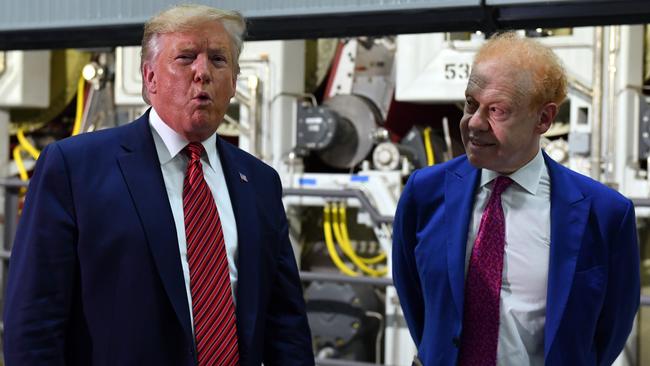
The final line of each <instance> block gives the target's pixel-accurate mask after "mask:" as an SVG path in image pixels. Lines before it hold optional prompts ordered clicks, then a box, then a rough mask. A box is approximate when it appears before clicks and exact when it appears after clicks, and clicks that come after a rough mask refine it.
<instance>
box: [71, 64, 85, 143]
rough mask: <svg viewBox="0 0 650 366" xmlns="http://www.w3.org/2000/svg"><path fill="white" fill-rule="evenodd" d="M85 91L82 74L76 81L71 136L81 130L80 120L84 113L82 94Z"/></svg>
mask: <svg viewBox="0 0 650 366" xmlns="http://www.w3.org/2000/svg"><path fill="white" fill-rule="evenodd" d="M85 92H86V80H85V79H84V78H83V76H79V81H78V82H77V112H76V114H75V117H74V126H73V127H72V136H75V135H78V134H79V132H81V120H82V119H83V114H84V94H85Z"/></svg>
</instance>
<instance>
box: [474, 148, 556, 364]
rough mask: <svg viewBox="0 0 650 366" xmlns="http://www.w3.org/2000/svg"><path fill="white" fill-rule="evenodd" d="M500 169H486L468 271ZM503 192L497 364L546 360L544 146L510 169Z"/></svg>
mask: <svg viewBox="0 0 650 366" xmlns="http://www.w3.org/2000/svg"><path fill="white" fill-rule="evenodd" d="M498 176H499V173H497V172H494V171H490V170H486V169H482V170H481V182H480V185H479V187H478V190H477V192H476V199H475V202H474V211H473V214H472V217H471V218H470V220H471V221H470V225H469V228H470V230H469V232H468V235H467V252H466V253H467V254H466V256H465V272H466V273H467V268H468V266H469V258H470V254H471V252H472V248H473V246H474V241H475V240H476V235H477V233H478V228H479V225H480V222H481V216H482V215H483V210H484V209H485V205H486V204H487V201H488V199H489V197H490V193H491V191H492V186H493V184H494V183H493V181H494V180H495V179H496V177H498ZM509 177H510V178H511V179H512V180H513V181H514V183H513V184H511V185H510V187H508V189H506V190H505V192H504V193H503V194H502V196H501V204H502V206H503V213H504V215H505V220H506V237H505V239H506V244H505V258H504V262H503V283H502V285H501V301H500V306H499V313H500V314H499V342H498V349H497V365H504V366H505V365H544V324H545V321H546V288H547V283H548V263H549V253H550V242H551V240H550V239H551V199H550V198H551V196H550V193H551V184H550V178H549V175H548V169H547V168H546V164H545V163H544V157H543V156H542V152H541V150H540V151H539V152H538V153H537V155H536V156H535V158H533V160H531V161H530V162H529V163H528V164H526V165H525V166H523V167H522V168H520V169H519V170H517V171H516V172H514V173H512V174H510V175H509Z"/></svg>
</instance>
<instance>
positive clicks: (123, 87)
mask: <svg viewBox="0 0 650 366" xmlns="http://www.w3.org/2000/svg"><path fill="white" fill-rule="evenodd" d="M115 104H116V105H144V104H145V103H144V100H143V99H142V74H141V73H140V47H139V46H133V47H117V48H116V49H115Z"/></svg>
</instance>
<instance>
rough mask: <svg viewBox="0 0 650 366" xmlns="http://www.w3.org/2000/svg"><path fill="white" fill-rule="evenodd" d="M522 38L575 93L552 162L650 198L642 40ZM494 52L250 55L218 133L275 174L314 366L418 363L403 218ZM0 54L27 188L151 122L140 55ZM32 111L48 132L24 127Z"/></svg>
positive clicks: (371, 44) (553, 133)
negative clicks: (403, 208)
mask: <svg viewBox="0 0 650 366" xmlns="http://www.w3.org/2000/svg"><path fill="white" fill-rule="evenodd" d="M520 32H521V33H522V34H526V35H527V36H529V37H539V39H540V40H541V41H542V42H544V43H545V44H548V45H550V46H551V47H553V48H554V49H555V51H556V52H557V54H558V55H559V56H560V58H561V59H562V60H563V62H564V64H565V65H566V68H567V71H568V74H569V76H570V79H571V80H570V92H569V96H568V98H567V101H566V102H565V104H564V105H563V106H562V108H561V112H560V115H559V116H558V119H557V122H556V124H555V126H554V127H553V128H552V129H551V130H550V131H549V132H548V133H547V135H546V139H545V140H544V142H543V144H544V147H545V149H546V151H547V152H548V153H549V155H550V156H551V157H553V158H554V159H556V160H557V161H559V162H561V163H562V164H565V165H567V166H569V167H571V168H572V169H574V170H577V171H579V172H581V173H583V174H586V175H589V176H591V177H593V178H594V179H597V180H601V181H603V182H604V183H606V184H608V185H611V186H613V187H616V188H617V189H618V190H620V191H621V192H622V193H623V194H624V195H626V196H628V197H631V198H633V199H636V200H637V201H639V202H640V201H643V200H648V199H650V175H649V174H648V167H649V165H650V102H648V94H650V90H649V88H650V87H648V85H650V73H648V71H647V70H648V67H647V66H646V63H650V57H649V56H648V55H647V54H644V53H643V50H644V46H643V45H644V44H646V49H647V43H648V41H647V39H648V38H650V35H649V34H650V33H647V27H644V26H613V27H607V28H601V27H585V28H565V29H535V30H529V31H520ZM484 40H485V35H484V34H482V33H480V32H476V33H467V32H466V33H428V34H411V35H397V36H390V37H379V38H371V37H360V38H350V39H340V40H335V41H334V42H333V43H332V41H325V40H319V41H302V40H294V41H268V42H247V43H246V44H245V46H244V53H243V54H242V56H241V61H240V63H241V74H240V75H239V78H238V84H237V94H236V95H235V97H234V98H233V100H232V105H231V107H230V110H229V112H228V116H227V118H226V120H225V121H224V123H223V124H222V125H221V127H220V129H219V131H218V132H219V133H220V134H221V135H222V136H224V137H225V138H226V139H228V140H229V141H231V142H233V143H235V144H238V145H239V146H240V147H241V148H243V149H245V150H247V151H249V152H251V153H252V154H254V155H256V156H258V157H259V158H261V159H263V160H264V161H266V162H267V163H268V164H270V165H271V166H273V167H274V168H275V169H276V170H278V171H279V172H280V176H281V178H282V182H283V186H284V188H285V190H284V203H285V207H286V210H287V214H288V217H289V222H290V228H291V231H290V236H291V239H292V244H293V246H294V252H295V254H296V258H297V260H298V263H299V266H300V270H301V276H302V278H303V280H304V285H305V287H304V288H305V300H306V303H307V310H308V316H309V322H310V325H311V329H312V332H313V336H314V347H315V350H314V351H315V354H316V357H317V361H318V362H323V363H324V364H325V362H326V361H327V360H346V361H350V362H352V361H355V362H359V363H362V362H365V363H375V364H385V365H410V364H411V360H412V358H413V355H414V354H415V347H414V345H413V342H412V340H411V338H410V335H409V333H408V330H407V328H406V325H405V323H404V318H403V314H402V313H401V309H400V307H399V299H398V298H397V296H396V293H395V289H394V288H393V287H392V285H391V283H392V282H391V280H390V277H391V275H390V273H391V260H390V255H389V253H390V251H391V240H392V238H391V232H392V217H393V215H394V212H395V209H396V206H397V202H398V199H399V196H400V193H401V190H402V187H403V184H404V182H405V180H406V179H407V178H408V176H409V175H410V174H411V172H412V171H413V170H414V169H419V168H422V167H425V166H430V165H433V164H437V163H440V162H443V161H446V160H449V159H452V158H453V157H455V156H457V155H459V154H462V152H463V151H462V144H461V143H460V138H459V131H458V121H459V119H460V116H461V115H462V103H463V102H464V100H465V96H464V90H465V86H466V83H467V80H468V78H469V75H470V73H471V64H472V59H473V56H474V53H475V52H476V50H477V49H478V47H480V45H481V44H482V43H483V42H484ZM309 42H330V45H333V47H332V48H333V50H334V52H330V53H327V52H324V53H326V54H327V55H326V56H323V57H324V58H325V61H324V62H320V63H321V64H324V65H325V66H324V69H323V68H321V74H323V75H324V76H323V77H322V78H321V79H322V81H321V82H320V83H317V84H318V85H316V86H315V87H314V89H313V90H305V88H304V85H305V80H306V79H310V78H313V75H311V74H309V73H310V71H308V70H313V69H314V67H312V66H313V65H310V64H309V62H305V58H303V57H302V55H303V54H305V52H306V50H309V49H315V48H309V47H307V46H308V44H309ZM0 55H1V57H0V126H10V128H7V130H1V129H0V134H2V133H4V134H9V133H11V135H12V136H14V137H12V140H11V143H12V145H13V146H14V149H15V150H13V151H14V153H13V158H12V159H9V157H8V156H5V157H3V156H1V154H0V159H5V160H10V161H11V164H9V168H8V170H7V172H6V173H7V174H8V175H20V176H21V177H22V179H24V180H27V179H28V178H29V171H30V170H31V168H32V166H33V163H34V159H35V158H37V156H38V150H39V149H40V148H42V147H43V146H44V145H45V144H46V143H47V142H48V141H51V140H52V139H53V138H61V137H65V136H67V135H69V134H75V133H83V132H87V131H92V130H96V129H100V128H109V127H112V126H114V125H117V124H122V123H126V122H127V121H129V120H132V119H133V118H134V117H136V116H137V115H139V114H140V113H142V112H143V111H144V110H145V109H146V108H147V106H146V105H144V102H143V101H142V98H141V96H140V91H141V79H140V73H139V69H138V67H139V49H138V48H137V47H117V48H116V49H115V50H114V51H113V50H112V49H111V50H101V51H94V52H83V53H75V52H67V53H65V52H59V51H52V52H49V51H38V52H36V53H33V54H29V57H28V56H27V55H28V53H27V52H25V51H11V52H7V53H0ZM320 56H322V55H320ZM307 59H308V58H307ZM57 60H65V61H66V62H65V63H66V64H68V65H74V66H70V67H69V70H68V73H69V74H70V76H69V77H68V79H69V80H67V81H65V82H61V83H60V84H62V85H58V84H57V85H54V84H55V82H54V80H55V79H54V78H52V85H49V81H50V72H52V73H54V70H58V69H57V68H58V67H59V66H57V65H58V64H57ZM644 62H645V63H644ZM84 65H85V67H84ZM644 68H645V73H644ZM58 74H59V73H58V72H57V75H58ZM53 75H54V74H53ZM70 85H72V87H70ZM50 86H51V87H50ZM48 92H49V94H48ZM75 95H76V99H75ZM54 107H56V110H55V111H53V110H50V111H49V112H46V110H49V109H51V108H54ZM25 108H31V109H34V108H36V109H37V111H33V112H26V111H25ZM37 112H38V113H40V114H38V116H40V118H39V119H38V121H34V118H32V119H31V120H30V119H29V118H26V117H25V118H22V119H21V117H20V116H21V114H22V115H25V114H29V113H32V115H34V113H37ZM46 117H47V118H46ZM19 119H21V121H22V122H20V123H18V120H19ZM45 119H47V120H45ZM4 121H10V122H11V123H3V122H4ZM61 126H63V127H61ZM2 128H4V127H2ZM2 146H3V145H2V144H0V153H2V152H4V151H7V152H8V151H9V147H8V146H5V147H6V148H2ZM637 216H639V217H640V218H642V221H641V222H640V224H639V228H640V232H641V237H642V239H643V238H645V237H647V235H648V234H647V232H648V226H647V225H645V224H644V222H645V221H643V220H646V219H647V218H648V217H650V210H648V209H647V208H645V207H639V208H637ZM7 240H10V237H7V236H5V249H7V250H8V249H9V246H8V244H7ZM644 248H645V247H644ZM644 250H645V249H644ZM644 253H645V252H644ZM642 268H644V271H646V272H647V271H648V264H647V263H645V262H644V266H643V267H642ZM646 272H644V273H646ZM644 276H647V273H646V274H644ZM642 317H643V315H642ZM637 339H638V338H637V334H633V335H632V336H631V341H630V347H632V348H630V350H631V351H630V350H628V352H626V353H625V354H624V355H623V356H622V357H621V358H620V360H619V361H617V362H618V364H619V365H634V364H637V363H638V362H639V361H638V360H635V358H636V357H631V356H629V355H635V354H637V351H636V350H635V349H634V347H635V345H636V344H637ZM640 357H641V358H642V359H643V358H644V357H649V356H644V355H643V354H640ZM647 359H650V358H647Z"/></svg>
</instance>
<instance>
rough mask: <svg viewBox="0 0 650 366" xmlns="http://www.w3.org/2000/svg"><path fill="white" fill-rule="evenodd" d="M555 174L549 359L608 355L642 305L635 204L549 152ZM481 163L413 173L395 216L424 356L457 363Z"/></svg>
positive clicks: (413, 327)
mask: <svg viewBox="0 0 650 366" xmlns="http://www.w3.org/2000/svg"><path fill="white" fill-rule="evenodd" d="M544 160H545V162H546V166H547V167H548V172H549V176H550V179H551V244H550V261H549V274H548V290H547V307H546V326H545V332H544V355H545V363H546V365H553V366H555V365H570V366H577V365H610V364H611V363H612V362H613V361H614V360H615V358H616V357H617V356H618V354H619V353H620V351H621V350H622V348H623V345H624V343H625V341H626V339H627V336H628V334H629V332H630V330H631V328H632V323H633V320H634V317H635V315H636V311H637V309H638V307H639V293H640V289H639V286H640V284H639V282H640V276H639V249H638V243H637V234H636V221H635V216H634V207H633V206H632V203H631V202H630V200H628V199H626V198H624V197H623V196H621V195H620V194H619V193H617V192H615V191H614V190H612V189H609V188H607V187H605V186H604V185H602V184H600V183H598V182H596V181H594V180H592V179H590V178H587V177H585V176H583V175H580V174H578V173H575V172H573V171H571V170H569V169H567V168H565V167H563V166H561V165H559V164H557V163H556V162H554V161H553V160H551V159H550V158H549V157H548V156H547V155H546V154H544ZM479 178H480V170H479V169H476V168H474V167H473V166H472V165H470V163H469V162H468V160H467V157H465V156H462V157H459V158H456V159H454V160H452V161H450V162H447V163H444V164H440V165H436V166H433V167H430V168H425V169H422V170H420V171H417V172H415V173H414V174H413V175H411V177H410V179H409V181H408V183H407V184H406V188H405V190H404V193H403V195H402V197H401V199H400V202H399V205H398V208H397V214H396V217H395V224H394V234H393V235H394V239H393V240H394V244H393V276H394V281H395V287H396V288H397V292H398V295H399V297H400V301H401V304H402V307H403V310H404V315H405V317H406V321H407V324H408V327H409V330H410V332H411V335H412V336H413V339H414V340H415V343H416V345H417V348H418V353H419V358H420V359H421V360H422V362H423V363H424V365H426V366H433V365H456V364H457V360H458V352H459V349H458V346H459V339H460V335H461V332H462V330H463V324H462V319H463V301H464V277H465V255H466V253H465V248H466V242H467V231H468V225H469V220H470V215H471V213H472V209H473V204H474V197H475V192H476V188H477V186H478V183H479Z"/></svg>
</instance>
